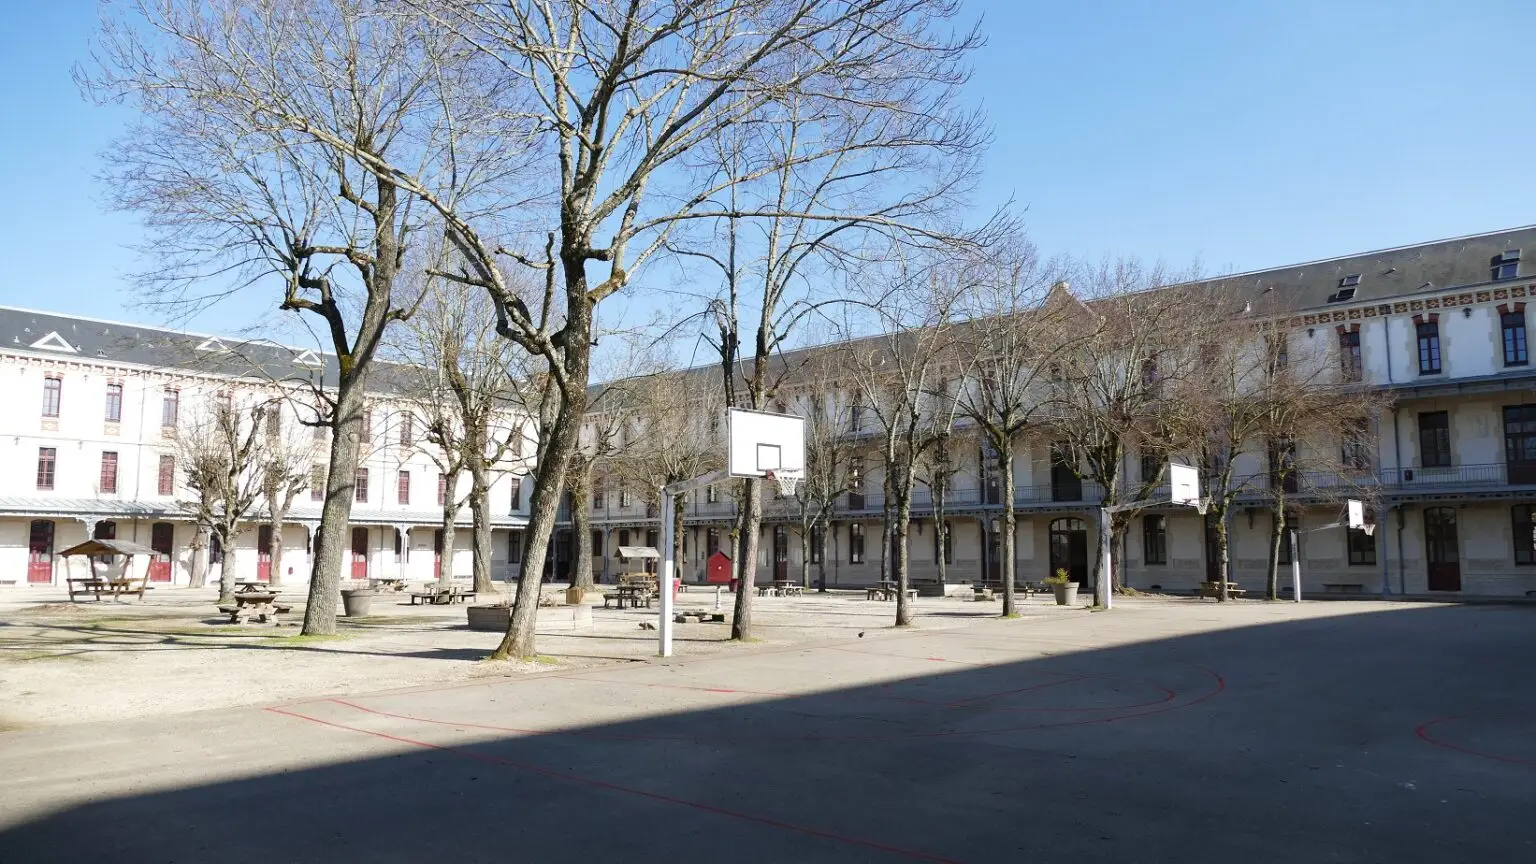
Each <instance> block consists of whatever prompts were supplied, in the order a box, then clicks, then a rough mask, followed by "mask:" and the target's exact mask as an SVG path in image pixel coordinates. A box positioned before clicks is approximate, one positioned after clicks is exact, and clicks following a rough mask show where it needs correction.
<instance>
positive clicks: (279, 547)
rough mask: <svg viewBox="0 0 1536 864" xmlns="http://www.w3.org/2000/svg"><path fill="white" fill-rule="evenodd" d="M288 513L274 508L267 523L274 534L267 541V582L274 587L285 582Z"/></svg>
mask: <svg viewBox="0 0 1536 864" xmlns="http://www.w3.org/2000/svg"><path fill="white" fill-rule="evenodd" d="M287 515H288V514H287V513H286V512H278V511H276V510H273V511H272V514H271V519H270V520H269V521H268V523H267V524H268V525H269V526H271V534H272V536H271V537H269V538H268V542H267V560H268V562H269V563H268V566H267V584H269V585H271V586H272V587H273V588H276V587H278V586H279V585H282V584H283V517H284V516H287Z"/></svg>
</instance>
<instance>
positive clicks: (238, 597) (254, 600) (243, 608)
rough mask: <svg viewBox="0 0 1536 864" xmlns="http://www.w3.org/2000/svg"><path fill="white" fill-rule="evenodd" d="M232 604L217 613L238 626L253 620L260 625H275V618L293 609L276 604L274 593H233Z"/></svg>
mask: <svg viewBox="0 0 1536 864" xmlns="http://www.w3.org/2000/svg"><path fill="white" fill-rule="evenodd" d="M234 600H235V602H234V604H233V605H229V604H225V605H223V606H220V607H219V611H220V612H223V613H225V614H226V615H228V616H229V623H231V624H240V623H243V622H247V621H250V620H252V619H255V620H256V621H257V622H259V623H261V624H269V623H270V624H275V623H277V616H278V615H280V614H283V613H285V612H288V611H291V610H292V608H293V607H291V606H283V605H281V604H279V603H278V602H277V592H275V591H251V590H244V589H242V590H240V591H236V592H235V597H234ZM268 619H271V620H268Z"/></svg>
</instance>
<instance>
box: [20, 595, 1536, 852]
mask: <svg viewBox="0 0 1536 864" xmlns="http://www.w3.org/2000/svg"><path fill="white" fill-rule="evenodd" d="M1533 623H1536V619H1533V615H1532V610H1529V609H1524V608H1510V607H1448V606H1433V605H1428V604H1398V605H1391V604H1383V603H1378V602H1339V603H1309V604H1302V605H1296V604H1289V603H1287V604H1264V603H1257V602H1245V603H1232V604H1224V605H1222V606H1219V607H1218V606H1217V605H1216V604H1214V603H1206V604H1203V605H1202V604H1200V603H1199V602H1198V601H1188V602H1175V601H1127V602H1124V603H1122V604H1120V606H1119V607H1118V608H1117V610H1116V611H1114V612H1110V613H1090V612H1079V613H1075V614H1070V615H1067V614H1060V615H1044V614H1036V615H1026V617H1025V618H1023V619H1022V620H1017V621H997V620H990V621H984V622H966V623H964V624H963V625H961V626H956V627H954V628H952V629H945V630H935V629H926V630H914V631H906V632H897V631H893V630H878V631H873V632H867V633H866V634H865V636H864V637H863V638H859V637H857V636H854V637H852V638H836V639H830V640H826V641H823V642H820V643H818V644H807V645H803V646H791V647H778V648H759V649H756V650H754V649H751V648H747V649H744V650H742V651H739V652H730V653H725V654H720V655H713V656H709V657H699V658H693V659H690V658H687V657H679V658H675V659H672V660H652V661H650V662H631V663H626V664H618V665H611V666H605V667H599V668H592V669H581V670H571V671H562V670H559V669H556V670H552V671H549V672H543V673H536V674H532V675H524V676H519V677H512V678H500V679H490V680H482V681H476V682H470V683H460V684H456V685H453V686H445V687H440V688H422V689H417V690H412V691H406V692H390V693H373V694H352V695H345V696H336V697H333V698H322V699H313V700H306V701H303V702H297V703H292V704H283V705H271V706H264V707H259V708H251V709H240V710H236V711H220V712H207V713H204V714H194V715H182V716H179V717H169V718H163V719H158V720H156V721H135V722H133V723H123V724H111V725H110V727H108V726H106V725H105V724H103V726H94V725H93V726H78V727H67V728H62V729H58V730H36V731H32V732H22V733H13V734H11V735H7V736H5V741H6V745H7V746H6V747H5V748H4V750H3V755H0V776H3V777H4V778H6V779H4V780H0V798H3V799H4V800H6V801H7V803H8V807H7V811H6V814H5V816H4V817H3V818H4V831H3V833H0V860H3V861H6V862H8V864H9V862H22V861H34V860H49V861H73V860H114V861H150V860H154V861H163V860H215V859H216V860H221V861H253V862H254V861H274V860H281V861H329V862H337V861H344V862H345V861H359V862H361V861H421V860H428V859H439V860H441V859H446V860H458V861H480V860H486V861H489V860H519V861H540V862H543V861H619V860H622V861H627V862H652V861H654V862H663V861H668V862H670V861H678V860H713V859H717V858H723V859H729V860H732V861H748V862H769V861H793V862H808V861H827V862H833V861H836V862H843V861H941V862H942V861H969V862H984V861H1003V860H1046V861H1180V862H1191V861H1192V862H1207V861H1209V862H1229V861H1232V860H1253V861H1297V862H1316V861H1362V862H1364V861H1382V860H1391V861H1437V860H1497V861H1514V860H1524V859H1525V858H1526V857H1527V853H1528V851H1529V850H1530V849H1531V848H1533V847H1532V846H1531V845H1530V844H1531V843H1532V842H1533V841H1536V829H1532V828H1531V827H1530V825H1529V820H1528V819H1527V818H1525V817H1526V815H1527V814H1528V811H1529V806H1530V802H1531V801H1532V800H1536V745H1533V743H1532V741H1533V738H1536V736H1533V733H1536V696H1533V695H1532V694H1533V693H1536V688H1533V687H1532V685H1533V684H1536V681H1533V680H1532V679H1533V676H1532V674H1531V673H1530V671H1529V668H1528V665H1527V664H1526V663H1525V660H1524V658H1527V657H1529V656H1530V654H1531V651H1532V649H1533V648H1536V644H1533V643H1536V635H1533V634H1536V628H1533V627H1532V624H1533ZM253 826H255V827H260V828H261V830H260V831H257V832H256V833H255V834H253ZM263 826H270V830H269V829H268V828H267V827H263ZM255 840H259V841H260V842H254V841H255Z"/></svg>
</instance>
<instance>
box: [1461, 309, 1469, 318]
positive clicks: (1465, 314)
mask: <svg viewBox="0 0 1536 864" xmlns="http://www.w3.org/2000/svg"><path fill="white" fill-rule="evenodd" d="M1461 317H1463V318H1471V317H1472V307H1471V306H1463V307H1461Z"/></svg>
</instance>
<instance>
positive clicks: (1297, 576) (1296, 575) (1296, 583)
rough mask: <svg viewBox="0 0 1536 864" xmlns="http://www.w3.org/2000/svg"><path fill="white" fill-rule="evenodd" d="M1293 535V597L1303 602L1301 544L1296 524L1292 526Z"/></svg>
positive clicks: (1291, 533) (1291, 532)
mask: <svg viewBox="0 0 1536 864" xmlns="http://www.w3.org/2000/svg"><path fill="white" fill-rule="evenodd" d="M1290 529H1291V530H1290V532H1289V533H1290V535H1291V597H1293V598H1295V601H1296V602H1297V603H1300V602H1301V544H1300V543H1298V542H1296V526H1295V525H1292V526H1290Z"/></svg>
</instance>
